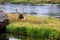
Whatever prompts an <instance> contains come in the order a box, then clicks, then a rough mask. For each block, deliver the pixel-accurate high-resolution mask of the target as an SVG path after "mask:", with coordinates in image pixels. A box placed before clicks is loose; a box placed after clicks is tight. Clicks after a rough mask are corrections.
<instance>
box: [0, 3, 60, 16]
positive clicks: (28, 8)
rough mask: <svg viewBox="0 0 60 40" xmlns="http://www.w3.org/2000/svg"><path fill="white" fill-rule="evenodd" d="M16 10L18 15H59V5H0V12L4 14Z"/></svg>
mask: <svg viewBox="0 0 60 40" xmlns="http://www.w3.org/2000/svg"><path fill="white" fill-rule="evenodd" d="M16 9H17V11H18V12H19V13H27V14H29V15H31V13H36V14H32V15H35V16H40V17H43V16H47V15H49V14H52V13H59V14H60V5H59V4H37V5H31V4H27V5H23V4H5V5H1V4H0V10H3V11H4V12H16Z"/></svg>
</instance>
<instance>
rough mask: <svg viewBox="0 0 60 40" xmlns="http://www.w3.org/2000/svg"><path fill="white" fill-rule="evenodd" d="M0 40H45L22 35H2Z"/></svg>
mask: <svg viewBox="0 0 60 40" xmlns="http://www.w3.org/2000/svg"><path fill="white" fill-rule="evenodd" d="M0 40H45V39H43V38H40V37H37V38H36V37H27V36H21V35H12V34H6V33H5V34H0Z"/></svg>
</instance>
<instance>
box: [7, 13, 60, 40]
mask: <svg viewBox="0 0 60 40" xmlns="http://www.w3.org/2000/svg"><path fill="white" fill-rule="evenodd" d="M11 17H12V18H11ZM24 17H25V20H22V21H20V20H19V19H17V18H18V15H16V14H8V18H9V20H10V22H12V23H10V24H9V25H8V26H7V28H6V29H7V31H8V32H9V33H14V34H18V35H19V34H21V35H28V36H34V37H42V38H48V39H51V40H53V39H54V40H58V39H60V21H59V19H56V18H53V17H48V18H38V17H34V16H24ZM15 19H16V20H15Z"/></svg>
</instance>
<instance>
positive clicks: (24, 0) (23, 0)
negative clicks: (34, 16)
mask: <svg viewBox="0 0 60 40" xmlns="http://www.w3.org/2000/svg"><path fill="white" fill-rule="evenodd" d="M0 1H1V2H4V1H5V0H0ZM6 1H8V2H10V3H30V4H41V3H56V4H57V3H60V0H6Z"/></svg>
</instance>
